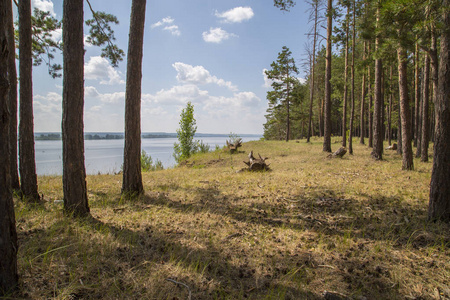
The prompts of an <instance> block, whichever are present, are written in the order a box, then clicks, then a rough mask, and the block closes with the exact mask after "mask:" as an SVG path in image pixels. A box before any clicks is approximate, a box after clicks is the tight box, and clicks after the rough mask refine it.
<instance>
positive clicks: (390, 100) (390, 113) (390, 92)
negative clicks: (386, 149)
mask: <svg viewBox="0 0 450 300" xmlns="http://www.w3.org/2000/svg"><path fill="white" fill-rule="evenodd" d="M389 86H390V89H389V106H388V130H387V133H388V144H389V146H390V145H391V144H392V98H393V97H394V91H393V89H394V87H393V84H392V66H390V68H389Z"/></svg>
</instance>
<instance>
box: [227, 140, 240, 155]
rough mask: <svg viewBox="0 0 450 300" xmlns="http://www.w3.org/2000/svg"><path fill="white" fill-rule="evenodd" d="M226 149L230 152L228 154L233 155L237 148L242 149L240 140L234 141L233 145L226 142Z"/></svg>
mask: <svg viewBox="0 0 450 300" xmlns="http://www.w3.org/2000/svg"><path fill="white" fill-rule="evenodd" d="M227 147H228V149H229V150H230V153H231V154H233V153H234V152H236V151H237V150H238V148H239V147H242V139H237V140H235V141H234V143H231V141H228V140H227Z"/></svg>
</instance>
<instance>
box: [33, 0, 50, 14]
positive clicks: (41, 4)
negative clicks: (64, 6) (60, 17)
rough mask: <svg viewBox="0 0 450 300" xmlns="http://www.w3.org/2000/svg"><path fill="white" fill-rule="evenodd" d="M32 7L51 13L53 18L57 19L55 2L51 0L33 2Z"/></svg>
mask: <svg viewBox="0 0 450 300" xmlns="http://www.w3.org/2000/svg"><path fill="white" fill-rule="evenodd" d="M31 6H32V7H33V8H34V7H36V8H38V9H39V10H42V11H48V12H50V15H51V16H52V17H56V14H55V10H54V8H53V2H52V1H50V0H32V2H31Z"/></svg>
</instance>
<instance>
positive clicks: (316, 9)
mask: <svg viewBox="0 0 450 300" xmlns="http://www.w3.org/2000/svg"><path fill="white" fill-rule="evenodd" d="M313 3H314V5H315V6H314V38H313V55H312V68H311V77H310V80H311V82H310V91H309V122H308V136H307V137H306V142H307V143H309V142H310V138H311V135H312V131H313V126H312V114H313V100H314V70H315V67H316V41H317V22H318V19H317V17H318V16H317V15H318V10H319V5H318V2H313Z"/></svg>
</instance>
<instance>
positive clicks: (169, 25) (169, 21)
mask: <svg viewBox="0 0 450 300" xmlns="http://www.w3.org/2000/svg"><path fill="white" fill-rule="evenodd" d="M173 22H175V19H173V18H171V17H165V18H163V19H162V20H161V21H158V22H156V23H154V24H152V25H151V26H150V28H152V29H153V28H157V27H161V26H164V28H163V30H166V31H168V32H170V33H171V34H172V35H174V36H180V35H181V31H180V28H179V27H178V25H175V24H173Z"/></svg>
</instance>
